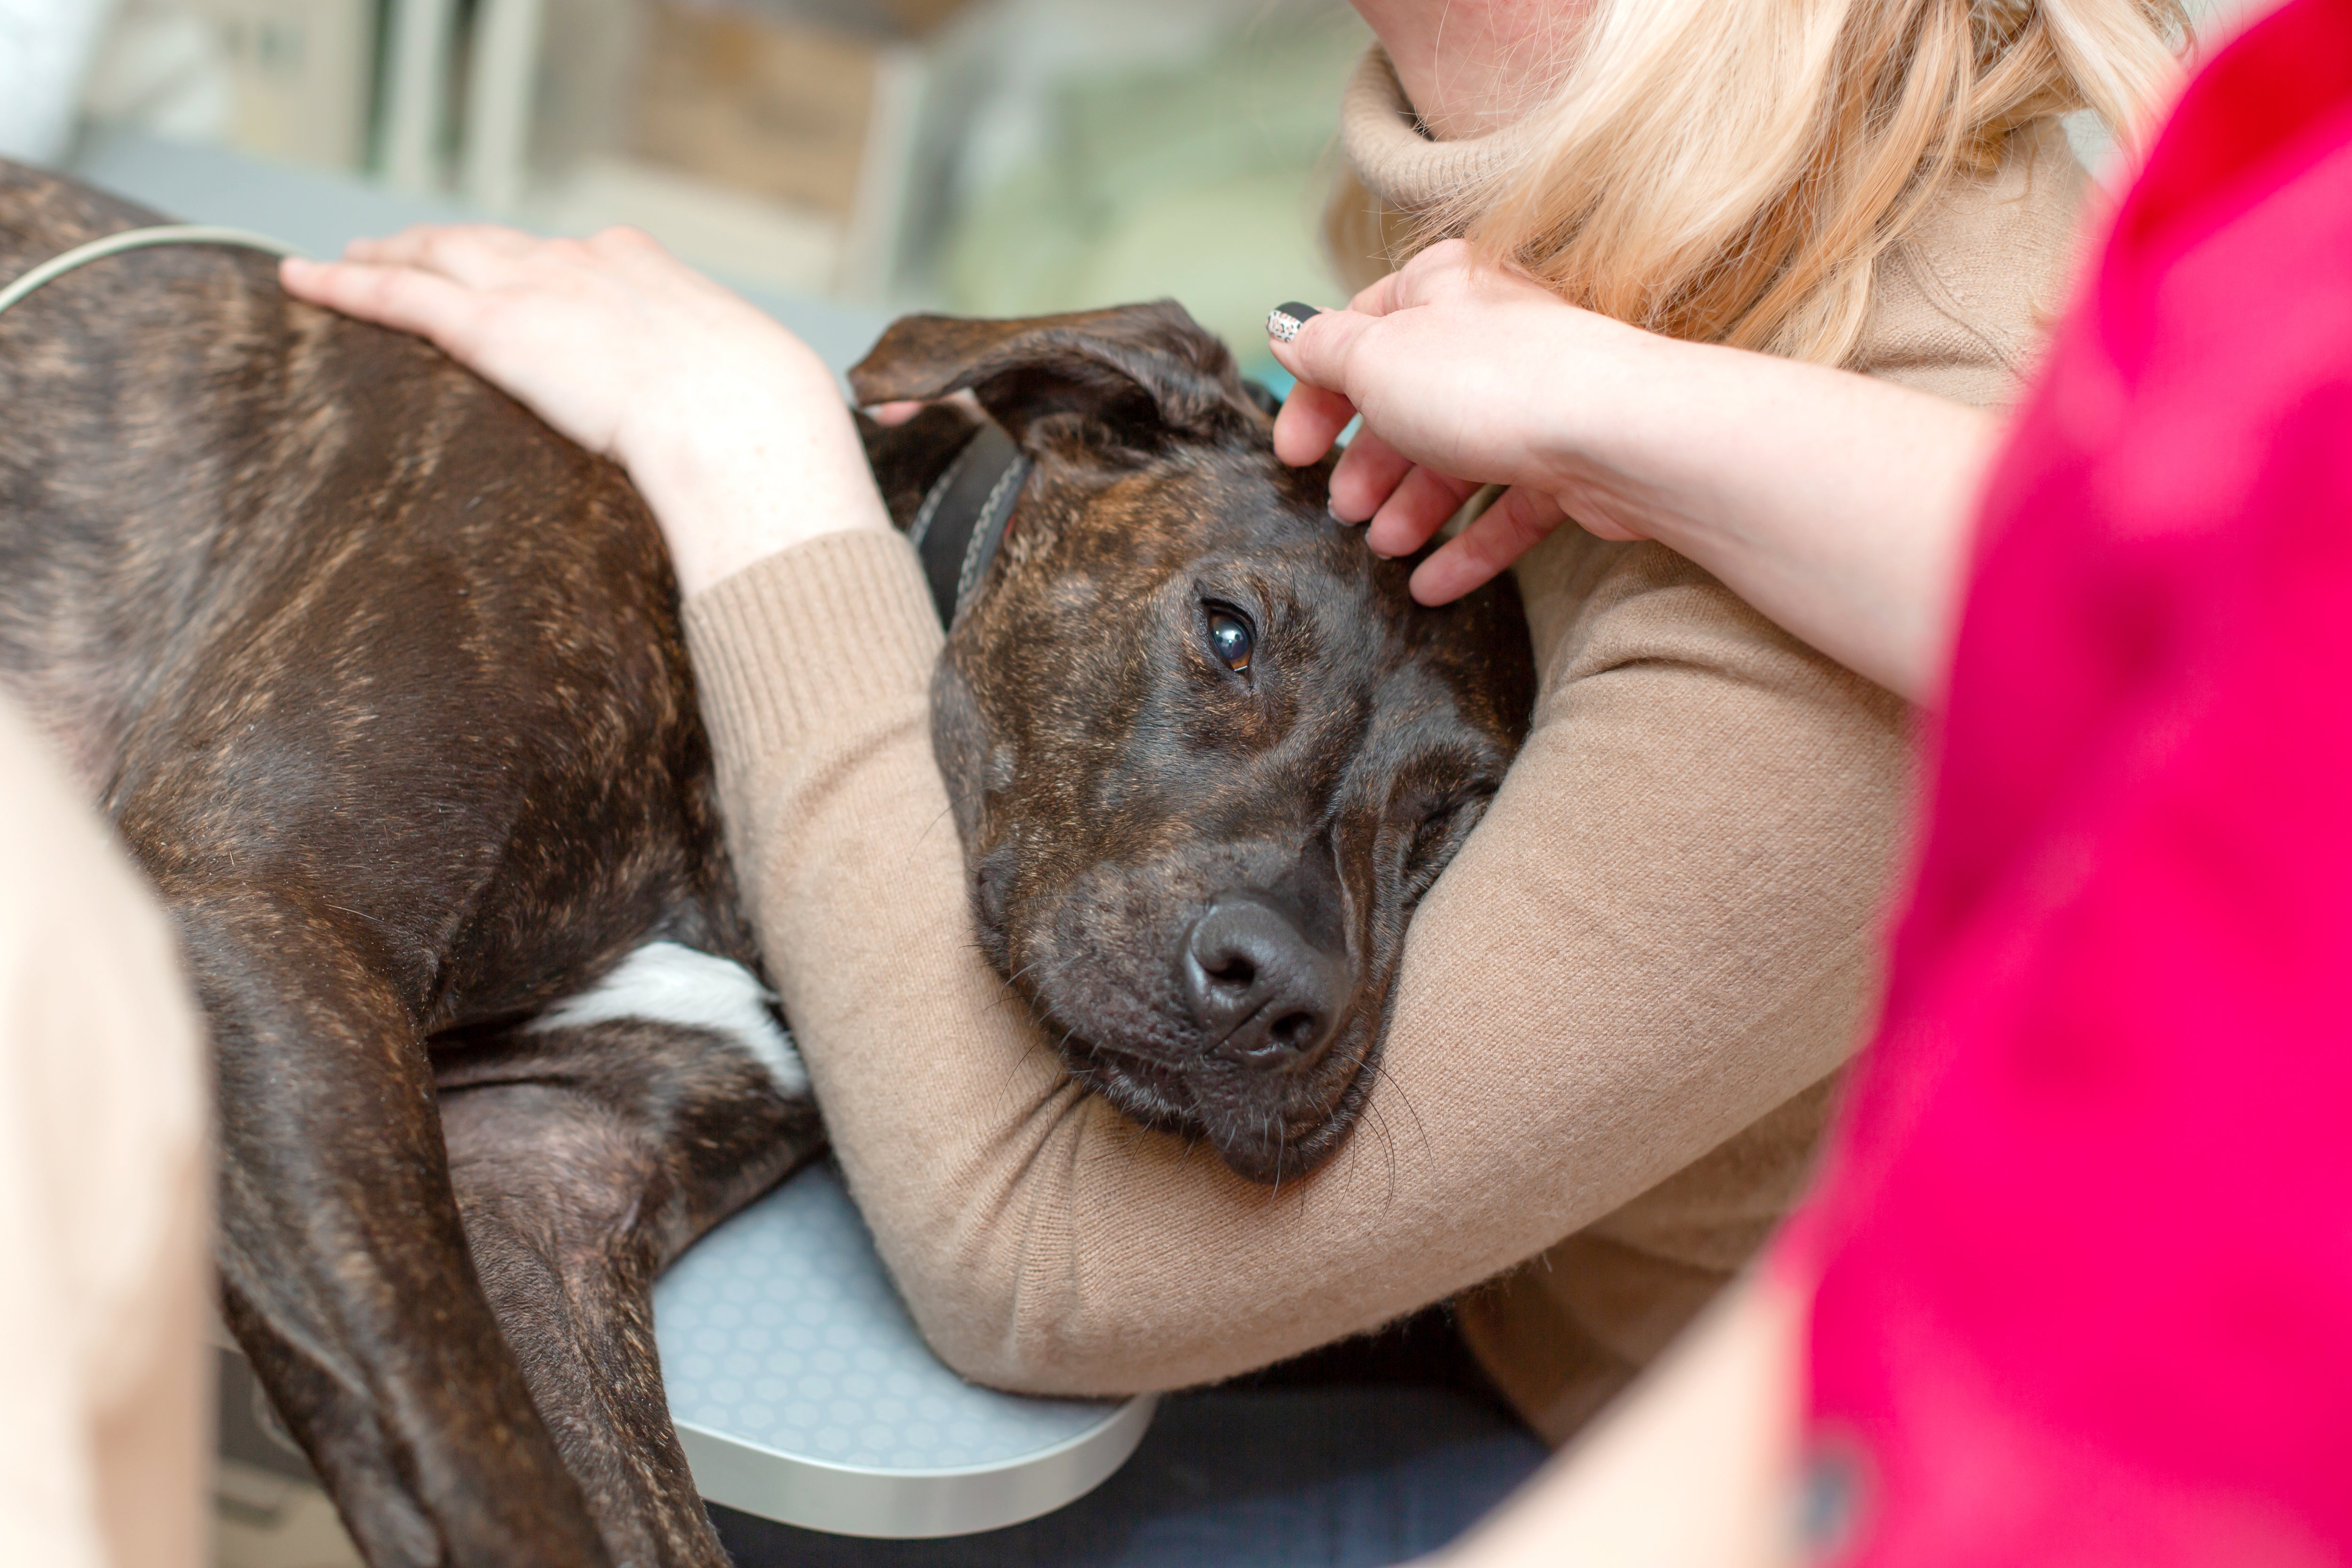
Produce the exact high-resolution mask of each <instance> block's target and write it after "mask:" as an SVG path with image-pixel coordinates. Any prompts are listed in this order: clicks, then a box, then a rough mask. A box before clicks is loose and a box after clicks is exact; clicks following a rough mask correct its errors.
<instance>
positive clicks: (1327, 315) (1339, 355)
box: [1265, 300, 1372, 393]
mask: <svg viewBox="0 0 2352 1568" xmlns="http://www.w3.org/2000/svg"><path fill="white" fill-rule="evenodd" d="M1371 321H1372V318H1371V317H1370V316H1365V315H1360V314H1359V313H1357V312H1356V311H1354V310H1317V309H1316V308H1315V307H1314V306H1312V305H1302V304H1300V303H1299V302H1298V301H1297V300H1288V301H1286V302H1285V303H1283V304H1280V305H1276V307H1275V308H1274V309H1273V310H1269V311H1268V312H1266V318H1265V335H1266V337H1267V339H1268V340H1269V342H1268V346H1269V347H1270V348H1272V350H1273V351H1274V357H1275V359H1276V361H1277V362H1278V363H1280V364H1281V366H1282V368H1283V369H1285V370H1286V371H1288V372H1289V373H1290V374H1293V375H1295V376H1297V378H1298V379H1299V380H1300V381H1302V382H1305V383H1306V384H1307V385H1309V386H1319V387H1321V388H1323V389H1324V390H1325V391H1327V392H1338V393H1345V392H1346V391H1347V390H1348V388H1347V369H1348V355H1349V351H1350V350H1351V349H1353V348H1354V346H1355V343H1356V340H1357V338H1358V337H1360V335H1361V334H1362V332H1363V330H1364V329H1365V328H1366V327H1368V326H1370V325H1371Z"/></svg>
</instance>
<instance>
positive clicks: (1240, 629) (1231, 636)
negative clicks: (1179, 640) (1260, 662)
mask: <svg viewBox="0 0 2352 1568" xmlns="http://www.w3.org/2000/svg"><path fill="white" fill-rule="evenodd" d="M1256 646H1257V637H1256V636H1255V634H1254V633H1253V632H1251V630H1250V627H1249V623H1248V622H1247V621H1245V620H1244V619H1242V618H1241V617H1240V616H1236V615H1234V614H1232V613H1230V612H1228V611H1225V610H1211V611H1210V612H1209V650H1210V651H1211V652H1212V653H1213V654H1215V655H1216V656H1217V659H1218V662H1220V663H1221V664H1223V666H1224V667H1225V668H1227V669H1230V670H1233V671H1234V672H1235V673H1236V674H1238V673H1240V672H1241V671H1243V670H1245V669H1247V668H1249V666H1250V650H1251V649H1252V648H1254V647H1256Z"/></svg>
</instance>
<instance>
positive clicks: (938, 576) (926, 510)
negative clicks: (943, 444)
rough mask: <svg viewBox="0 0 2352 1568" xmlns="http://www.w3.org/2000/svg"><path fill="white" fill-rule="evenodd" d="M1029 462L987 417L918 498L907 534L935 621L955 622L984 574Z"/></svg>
mask: <svg viewBox="0 0 2352 1568" xmlns="http://www.w3.org/2000/svg"><path fill="white" fill-rule="evenodd" d="M1032 466H1033V465H1032V464H1031V463H1030V461H1029V455H1028V454H1027V453H1025V452H1024V451H1023V450H1022V449H1021V448H1020V447H1017V446H1015V445H1014V444H1013V437H1010V436H1008V435H1006V434H1005V433H1004V427H1003V426H1001V425H999V424H997V423H996V422H995V421H994V420H988V421H986V422H984V423H983V424H982V426H981V427H980V433H979V434H978V435H976V436H974V437H972V438H971V440H970V441H968V442H966V443H964V448H963V450H962V451H961V452H958V453H957V454H956V457H955V461H954V462H952V463H950V464H949V465H948V467H947V472H945V473H943V474H941V475H940V477H939V479H938V480H937V482H935V483H934V484H933V485H932V486H931V489H930V492H929V494H928V495H926V496H924V497H923V504H922V507H921V509H920V510H918V511H917V512H916V513H915V521H914V522H913V523H912V524H911V525H910V526H909V527H908V530H907V538H908V542H910V543H912V544H913V545H914V547H915V553H916V554H917V555H919V556H920V557H921V558H922V562H923V577H924V580H925V581H926V582H928V583H929V584H930V588H931V606H932V608H934V609H936V610H938V611H939V613H940V624H941V625H943V626H954V625H955V623H956V618H957V617H958V616H961V615H962V614H963V612H964V606H965V605H969V604H970V603H971V596H972V594H973V593H974V592H975V591H976V590H977V589H978V588H979V587H980V584H981V579H982V578H983V577H985V576H987V575H988V563H990V562H992V561H993V560H995V559H996V547H997V545H998V544H999V543H1000V542H1003V538H1004V525H1005V524H1006V523H1008V522H1010V521H1013V503H1014V502H1016V501H1018V500H1020V499H1021V487H1022V486H1023V485H1024V484H1026V483H1027V482H1028V479H1029V470H1030V468H1031V467H1032Z"/></svg>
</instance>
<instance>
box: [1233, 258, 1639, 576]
mask: <svg viewBox="0 0 2352 1568" xmlns="http://www.w3.org/2000/svg"><path fill="white" fill-rule="evenodd" d="M1655 342H1657V340H1655V339H1654V338H1652V337H1651V336H1650V334H1648V333H1645V332H1643V331H1638V330H1636V329H1634V328H1632V327H1628V326H1625V325H1623V324H1622V323H1621V322H1618V321H1611V320H1610V319H1608V318H1607V317H1605V316H1599V315H1595V314H1593V313H1592V312H1591V311H1589V310H1578V309H1576V308H1575V307H1573V306H1570V305H1567V304H1563V303H1562V302H1561V301H1560V300H1559V298H1558V297H1557V296H1555V295H1553V294H1552V293H1550V292H1549V290H1547V289H1543V288H1542V287H1540V286H1539V285H1538V284H1537V283H1535V282H1533V281H1532V280H1530V279H1527V278H1525V277H1522V276H1520V275H1519V274H1517V273H1515V272H1509V271H1506V270H1503V269H1500V268H1494V267H1490V266H1486V265H1482V264H1480V263H1479V262H1478V261H1477V260H1476V259H1475V258H1474V256H1473V254H1472V252H1471V249H1470V247H1468V246H1466V245H1465V244H1463V243H1462V242H1461V241H1459V240H1448V241H1446V242H1445V243H1444V244H1442V245H1436V246H1433V247H1430V248H1429V249H1427V250H1424V251H1423V252H1422V253H1421V254H1420V255H1418V256H1416V257H1414V258H1412V261H1410V262H1409V263H1407V264H1406V265H1405V266H1404V267H1403V268H1402V269H1401V270H1399V271H1397V272H1394V273H1391V274H1390V275H1389V276H1388V277H1386V278H1383V279H1381V281H1379V282H1378V283H1375V284H1373V285H1372V286H1371V287H1370V288H1369V289H1365V290H1364V291H1363V292H1362V293H1361V294H1359V295H1357V296H1356V299H1355V300H1354V301H1353V303H1352V304H1351V305H1350V306H1349V308H1348V309H1347V310H1326V311H1320V312H1318V313H1317V314H1316V315H1314V316H1312V317H1309V318H1308V319H1307V322H1306V324H1305V325H1304V327H1303V328H1302V329H1301V330H1300V331H1299V332H1298V334H1297V337H1296V338H1295V339H1293V340H1291V341H1289V342H1283V341H1280V340H1276V342H1275V343H1274V352H1275V355H1276V358H1277V359H1279V360H1280V361H1281V362H1282V363H1283V366H1284V368H1285V369H1286V370H1288V371H1290V373H1291V374H1294V375H1296V376H1297V378H1298V386H1297V389H1296V390H1294V391H1293V392H1292V393H1291V395H1290V397H1289V399H1288V401H1287V402H1286V404H1285V405H1284V406H1283V410H1282V414H1281V416H1280V417H1279V418H1278V419H1277V420H1276V423H1275V450H1276V452H1277V453H1279V454H1280V455H1281V457H1282V458H1283V460H1284V461H1285V462H1287V463H1294V464H1304V463H1311V462H1314V461H1315V460H1316V459H1318V458H1320V457H1322V456H1323V454H1324V453H1325V452H1326V451H1328V450H1329V449H1330V446H1331V443H1332V441H1333V440H1334V439H1336V438H1337V437H1338V436H1339V432H1340V430H1341V429H1342V428H1344V427H1345V426H1346V425H1347V423H1348V421H1349V419H1351V418H1353V417H1355V416H1357V415H1358V414H1361V415H1362V416H1363V417H1364V428H1363V430H1362V431H1361V432H1360V434H1359V435H1358V436H1357V437H1356V439H1355V440H1354V441H1352V442H1350V443H1349V447H1348V449H1347V451H1346V453H1345V454H1344V455H1343V456H1342V457H1341V458H1340V459H1339V465H1338V467H1337V468H1336V469H1335V470H1334V471H1333V473H1332V476H1331V511H1332V514H1333V515H1334V516H1336V517H1339V519H1341V520H1342V521H1348V522H1363V521H1370V528H1369V529H1368V530H1367V531H1366V533H1365V541H1366V542H1367V543H1368V544H1370V547H1371V548H1372V549H1373V550H1374V551H1376V552H1379V553H1381V554H1382V555H1409V554H1411V553H1412V552H1414V551H1416V550H1419V549H1420V548H1421V547H1422V546H1423V544H1426V543H1427V542H1429V539H1430V536H1431V535H1433V534H1434V533H1435V532H1436V531H1437V530H1438V529H1439V528H1440V527H1441V526H1443V525H1444V522H1445V521H1446V519H1448V518H1449V517H1451V516H1453V515H1454V512H1455V511H1456V510H1459V508H1460V507H1461V505H1462V503H1463V502H1464V501H1465V500H1468V499H1469V497H1470V495H1471V493H1472V492H1473V491H1475V490H1476V489H1478V488H1479V487H1480V486H1481V485H1484V484H1489V483H1495V484H1502V485H1506V486H1508V487H1509V488H1508V489H1507V490H1506V492H1505V493H1504V494H1503V495H1502V496H1501V497H1500V498H1499V499H1498V500H1496V502H1495V504H1494V505H1493V506H1491V507H1490V508H1488V509H1487V510H1486V512H1485V514H1484V515H1482V516H1481V517H1480V518H1479V519H1478V520H1477V521H1475V522H1474V523H1472V524H1471V525H1470V527H1468V528H1467V529H1465V530H1464V531H1463V532H1462V533H1461V534H1460V535H1459V536H1458V537H1457V538H1455V539H1454V540H1452V541H1450V542H1448V543H1446V544H1445V545H1444V547H1443V548H1441V549H1440V550H1439V551H1438V552H1436V553H1435V554H1433V556H1431V557H1430V559H1429V560H1427V561H1425V562H1423V563H1422V565H1421V567H1420V569H1419V570H1418V571H1416V572H1415V573H1414V574H1413V579H1412V592H1413V596H1414V597H1415V598H1417V599H1419V600H1420V601H1421V602H1422V603H1423V604H1429V605H1442V604H1444V603H1446V602H1447V601H1449V600H1451V599H1454V598H1458V597H1460V596H1461V595H1464V594H1466V593H1468V592H1469V591H1470V590H1471V589H1473V588H1475V587H1476V586H1478V584H1481V583H1484V582H1486V580H1487V579H1488V578H1490V577H1492V576H1494V575H1495V574H1496V573H1498V572H1501V571H1502V570H1503V569H1504V568H1506V567H1507V566H1509V565H1510V564H1511V563H1512V562H1514V561H1516V560H1517V559H1518V558H1519V556H1520V555H1522V554H1524V553H1525V552H1527V551H1528V548H1529V547H1531V546H1532V545H1534V544H1535V543H1536V542H1538V541H1539V540H1541V539H1542V538H1543V537H1544V536H1545V535H1546V534H1548V533H1549V532H1550V531H1552V530H1553V529H1555V528H1557V527H1559V524H1560V523H1561V522H1562V521H1565V519H1566V518H1567V516H1568V515H1569V511H1570V510H1573V511H1574V514H1575V516H1576V519H1577V521H1578V522H1579V523H1580V524H1581V525H1582V526H1584V527H1585V528H1587V529H1589V530H1590V531H1592V532H1594V533H1597V534H1600V535H1601V536H1602V537H1603V538H1610V539H1633V538H1638V537H1641V536H1642V535H1643V533H1644V532H1646V529H1645V528H1644V527H1643V519H1642V508H1641V507H1640V505H1639V504H1638V503H1636V500H1635V498H1633V497H1629V496H1618V495H1612V493H1611V490H1610V488H1609V487H1607V486H1602V485H1596V484H1594V483H1593V482H1591V481H1592V479H1593V478H1594V476H1593V474H1592V473H1591V471H1590V470H1589V468H1585V467H1584V466H1582V465H1579V464H1577V463H1575V462H1574V461H1573V457H1574V454H1575V452H1576V450H1577V448H1578V447H1580V446H1581V445H1583V444H1584V443H1583V442H1581V441H1580V440H1579V439H1577V437H1578V436H1579V435H1580V432H1579V431H1577V430H1575V429H1574V428H1572V427H1564V422H1563V419H1562V416H1563V414H1566V415H1568V416H1570V418H1571V419H1573V418H1574V417H1575V416H1578V415H1579V414H1581V415H1583V416H1585V417H1588V418H1594V419H1597V418H1600V417H1602V416H1605V415H1606V414H1607V412H1608V410H1609V408H1610V406H1611V405H1612V404H1613V403H1618V402H1622V396H1623V395H1624V394H1625V393H1626V392H1628V391H1629V390H1630V388H1628V387H1627V386H1626V385H1625V383H1626V381H1627V380H1628V379H1629V378H1639V377H1640V376H1641V375H1642V374H1643V361H1644V360H1645V358H1647V357H1648V356H1649V353H1650V350H1651V346H1652V345H1653V344H1654V343H1655ZM1531 389H1542V390H1544V391H1547V392H1553V393H1556V395H1550V396H1545V395H1530V392H1531Z"/></svg>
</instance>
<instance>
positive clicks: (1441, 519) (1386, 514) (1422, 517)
mask: <svg viewBox="0 0 2352 1568" xmlns="http://www.w3.org/2000/svg"><path fill="white" fill-rule="evenodd" d="M1477 488H1478V487H1477V486H1476V485H1475V484H1474V483H1472V482H1471V481H1469V480H1467V479H1454V478H1452V477H1450V476H1448V475H1445V474H1441V473H1439V472H1437V471H1436V470H1435V469H1434V468H1414V469H1413V470H1412V472H1411V473H1409V474H1407V475H1405V477H1404V479H1403V480H1402V482H1400V483H1399V484H1398V485H1397V487H1396V489H1395V492H1394V493H1393V494H1391V496H1390V497H1389V499H1388V500H1385V501H1382V502H1381V510H1380V511H1379V512H1378V513H1377V514H1375V515H1374V517H1373V518H1372V521H1371V526H1370V527H1369V528H1367V529H1365V530H1364V543H1365V544H1366V545H1367V546H1368V547H1369V548H1370V550H1371V552H1372V553H1373V554H1375V555H1386V556H1391V557H1394V556H1399V555H1410V554H1412V552H1414V551H1416V550H1418V549H1420V548H1421V547H1422V546H1423V545H1424V544H1426V543H1428V542H1429V539H1430V535H1432V534H1433V533H1435V532H1436V531H1438V530H1439V529H1441V528H1443V527H1444V526H1445V520H1446V519H1447V518H1449V517H1452V516H1453V515H1454V513H1455V512H1456V511H1459V510H1461V509H1462V503H1463V502H1464V501H1465V500H1469V499H1470V497H1471V494H1472V493H1473V492H1474V491H1475V490H1476V489H1477Z"/></svg>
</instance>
